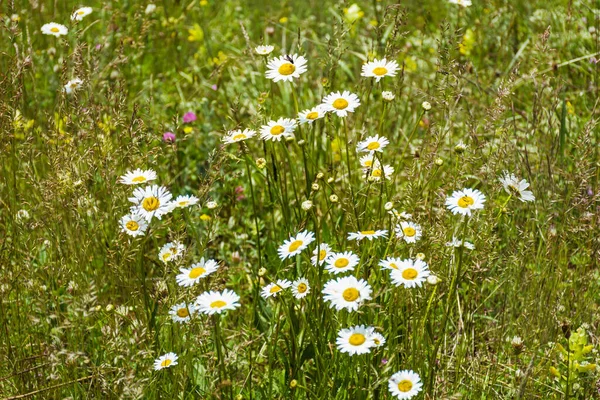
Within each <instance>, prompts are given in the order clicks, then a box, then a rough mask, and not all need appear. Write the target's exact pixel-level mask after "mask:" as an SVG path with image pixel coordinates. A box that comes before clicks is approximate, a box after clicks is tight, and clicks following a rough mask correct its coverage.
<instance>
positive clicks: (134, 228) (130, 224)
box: [125, 221, 140, 232]
mask: <svg viewBox="0 0 600 400" xmlns="http://www.w3.org/2000/svg"><path fill="white" fill-rule="evenodd" d="M125 227H126V228H127V229H129V230H130V231H134V232H135V231H137V230H138V229H140V225H139V224H138V223H137V222H135V221H129V222H127V224H125Z"/></svg>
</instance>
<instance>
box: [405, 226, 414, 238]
mask: <svg viewBox="0 0 600 400" xmlns="http://www.w3.org/2000/svg"><path fill="white" fill-rule="evenodd" d="M402 232H404V236H408V237H413V236H415V235H416V234H417V231H416V230H415V228H412V227H410V226H407V227H406V228H404V229H402Z"/></svg>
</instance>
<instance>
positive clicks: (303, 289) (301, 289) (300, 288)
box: [296, 283, 308, 293]
mask: <svg viewBox="0 0 600 400" xmlns="http://www.w3.org/2000/svg"><path fill="white" fill-rule="evenodd" d="M306 289H308V286H306V283H300V284H298V287H297V288H296V290H297V291H298V293H304V292H306Z"/></svg>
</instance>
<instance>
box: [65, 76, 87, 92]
mask: <svg viewBox="0 0 600 400" xmlns="http://www.w3.org/2000/svg"><path fill="white" fill-rule="evenodd" d="M82 83H83V81H82V80H81V79H79V78H75V79H71V80H70V81H69V82H67V83H66V84H65V92H66V93H67V94H71V93H73V92H74V91H76V90H77V89H79V88H80V87H81V84H82Z"/></svg>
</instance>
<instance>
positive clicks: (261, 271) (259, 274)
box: [258, 267, 267, 276]
mask: <svg viewBox="0 0 600 400" xmlns="http://www.w3.org/2000/svg"><path fill="white" fill-rule="evenodd" d="M266 273H267V269H266V268H265V267H262V268H261V269H259V270H258V276H265V274H266Z"/></svg>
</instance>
